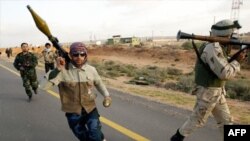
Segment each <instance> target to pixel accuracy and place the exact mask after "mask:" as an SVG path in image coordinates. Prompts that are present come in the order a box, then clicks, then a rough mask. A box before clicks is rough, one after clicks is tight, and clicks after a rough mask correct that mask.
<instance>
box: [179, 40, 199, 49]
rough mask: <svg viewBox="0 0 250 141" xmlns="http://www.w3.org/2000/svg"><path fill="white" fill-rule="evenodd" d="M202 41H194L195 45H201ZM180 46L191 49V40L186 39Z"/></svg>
mask: <svg viewBox="0 0 250 141" xmlns="http://www.w3.org/2000/svg"><path fill="white" fill-rule="evenodd" d="M203 43H204V42H200V41H198V42H195V45H196V46H197V48H199V47H201V45H202V44H203ZM181 47H183V49H185V50H190V49H193V45H192V42H191V41H186V42H184V43H183V44H182V45H181Z"/></svg>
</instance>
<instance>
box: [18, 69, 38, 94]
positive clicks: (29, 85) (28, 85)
mask: <svg viewBox="0 0 250 141" xmlns="http://www.w3.org/2000/svg"><path fill="white" fill-rule="evenodd" d="M21 77H22V80H23V87H24V88H25V91H26V94H27V95H28V96H31V95H32V91H31V90H32V89H33V90H34V91H35V90H37V88H38V81H37V75H36V71H35V70H34V71H32V72H29V73H25V72H21Z"/></svg>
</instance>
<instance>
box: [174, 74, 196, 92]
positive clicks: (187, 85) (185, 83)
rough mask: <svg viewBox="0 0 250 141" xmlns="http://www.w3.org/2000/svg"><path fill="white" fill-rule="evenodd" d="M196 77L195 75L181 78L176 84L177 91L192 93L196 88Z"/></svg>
mask: <svg viewBox="0 0 250 141" xmlns="http://www.w3.org/2000/svg"><path fill="white" fill-rule="evenodd" d="M194 85H195V84H194V76H193V75H185V76H181V77H180V79H179V81H178V82H177V84H176V89H177V90H179V91H183V92H186V93H190V92H191V91H192V89H193V88H194Z"/></svg>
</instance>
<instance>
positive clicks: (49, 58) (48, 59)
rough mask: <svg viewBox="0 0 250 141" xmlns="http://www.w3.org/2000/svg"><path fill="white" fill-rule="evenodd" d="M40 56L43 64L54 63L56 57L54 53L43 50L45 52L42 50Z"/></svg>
mask: <svg viewBox="0 0 250 141" xmlns="http://www.w3.org/2000/svg"><path fill="white" fill-rule="evenodd" d="M42 54H43V57H44V62H45V63H54V61H55V59H56V57H57V55H56V53H55V52H53V51H52V50H50V51H46V49H45V50H43V52H42Z"/></svg>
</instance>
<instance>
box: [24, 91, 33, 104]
mask: <svg viewBox="0 0 250 141" xmlns="http://www.w3.org/2000/svg"><path fill="white" fill-rule="evenodd" d="M25 91H26V94H27V96H28V102H30V101H31V99H32V92H31V90H30V89H25Z"/></svg>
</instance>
